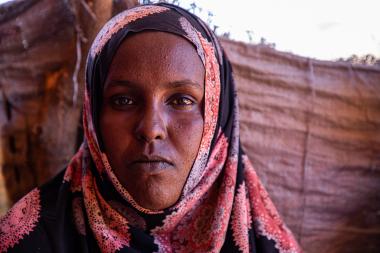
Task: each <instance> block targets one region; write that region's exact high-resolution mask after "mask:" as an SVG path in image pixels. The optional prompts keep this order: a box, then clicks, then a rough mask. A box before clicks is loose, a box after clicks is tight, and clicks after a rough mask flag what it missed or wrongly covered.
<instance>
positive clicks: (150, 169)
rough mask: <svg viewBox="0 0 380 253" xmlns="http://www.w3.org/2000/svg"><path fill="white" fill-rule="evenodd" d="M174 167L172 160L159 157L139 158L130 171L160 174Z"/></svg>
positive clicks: (144, 156) (143, 156) (132, 164)
mask: <svg viewBox="0 0 380 253" xmlns="http://www.w3.org/2000/svg"><path fill="white" fill-rule="evenodd" d="M173 167H174V164H173V163H172V162H171V161H170V160H168V159H166V158H164V157H162V156H157V155H141V156H138V157H137V158H136V159H134V160H133V161H132V162H131V163H130V165H129V168H130V169H133V170H141V171H143V172H146V173H149V174H155V173H160V172H163V171H165V170H168V169H171V168H173Z"/></svg>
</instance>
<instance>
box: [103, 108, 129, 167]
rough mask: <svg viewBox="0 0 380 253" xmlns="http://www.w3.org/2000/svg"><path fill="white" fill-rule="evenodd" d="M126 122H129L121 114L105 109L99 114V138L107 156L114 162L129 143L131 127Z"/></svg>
mask: <svg viewBox="0 0 380 253" xmlns="http://www.w3.org/2000/svg"><path fill="white" fill-rule="evenodd" d="M128 122H130V121H128V120H126V119H125V117H123V114H120V113H115V112H113V111H112V110H107V109H105V110H103V111H102V112H101V114H100V119H99V127H100V138H101V139H102V141H103V144H104V148H105V151H106V153H107V155H108V156H112V157H110V158H111V160H115V158H116V157H117V156H118V154H122V150H124V149H125V146H126V145H128V144H129V142H130V141H131V134H130V128H131V127H130V125H129V124H128ZM112 158H113V159H112Z"/></svg>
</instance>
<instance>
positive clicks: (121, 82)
mask: <svg viewBox="0 0 380 253" xmlns="http://www.w3.org/2000/svg"><path fill="white" fill-rule="evenodd" d="M108 85H109V86H111V87H114V86H129V87H131V88H135V87H137V86H140V85H139V84H138V83H135V82H131V81H129V80H111V81H110V82H109V83H108ZM183 85H190V86H194V87H195V88H200V89H202V86H201V84H199V83H196V82H194V81H192V80H190V79H183V80H177V81H173V82H169V83H166V84H165V86H166V87H168V88H179V87H181V86H183Z"/></svg>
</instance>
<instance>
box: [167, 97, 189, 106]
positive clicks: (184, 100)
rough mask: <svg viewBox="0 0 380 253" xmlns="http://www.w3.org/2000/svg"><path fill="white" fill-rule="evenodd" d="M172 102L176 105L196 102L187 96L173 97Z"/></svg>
mask: <svg viewBox="0 0 380 253" xmlns="http://www.w3.org/2000/svg"><path fill="white" fill-rule="evenodd" d="M172 104H173V105H176V106H187V105H192V104H194V102H193V101H192V100H191V99H189V98H187V97H179V98H176V99H173V100H172Z"/></svg>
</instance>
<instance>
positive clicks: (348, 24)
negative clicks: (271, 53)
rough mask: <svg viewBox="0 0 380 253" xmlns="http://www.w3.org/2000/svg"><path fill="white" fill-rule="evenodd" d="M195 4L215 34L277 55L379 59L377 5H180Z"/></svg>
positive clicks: (346, 1)
mask: <svg viewBox="0 0 380 253" xmlns="http://www.w3.org/2000/svg"><path fill="white" fill-rule="evenodd" d="M180 2H182V3H181V5H183V6H186V5H189V3H192V2H195V3H196V4H197V6H200V7H201V8H202V12H199V11H196V12H195V13H196V14H198V15H199V16H201V17H203V19H204V20H207V11H208V10H210V11H212V12H213V14H214V16H213V18H212V24H215V25H217V26H219V27H220V28H218V29H219V33H221V32H224V31H229V32H230V33H231V38H233V39H236V40H243V41H246V42H248V41H249V37H248V35H247V32H246V31H247V30H249V31H252V32H253V36H252V38H253V40H252V42H253V43H259V42H260V40H261V38H265V39H266V41H267V42H269V43H274V44H275V47H276V49H277V50H280V51H285V52H292V53H294V54H297V55H301V56H306V57H311V58H317V59H322V60H334V59H338V58H341V57H343V58H347V57H349V56H351V55H352V54H356V55H359V56H360V55H366V54H373V55H375V56H376V57H377V58H380V0H236V1H224V0H207V1H206V0H180Z"/></svg>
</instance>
